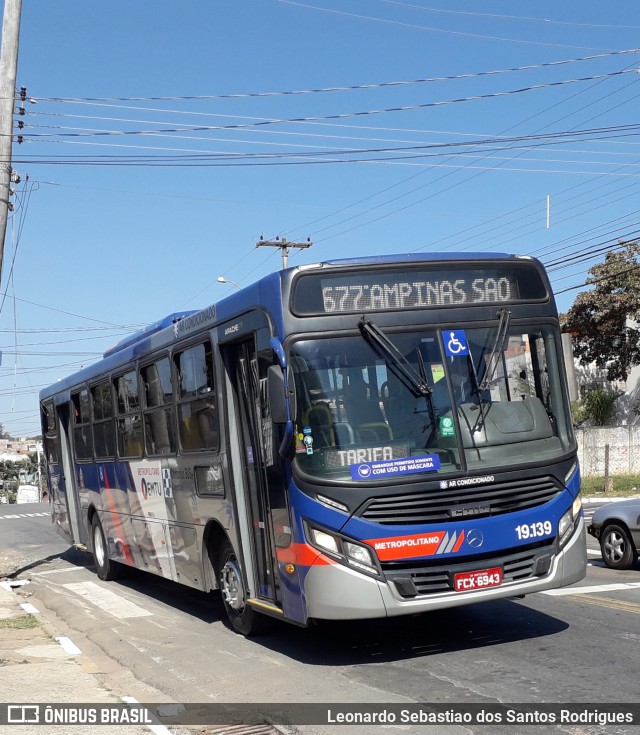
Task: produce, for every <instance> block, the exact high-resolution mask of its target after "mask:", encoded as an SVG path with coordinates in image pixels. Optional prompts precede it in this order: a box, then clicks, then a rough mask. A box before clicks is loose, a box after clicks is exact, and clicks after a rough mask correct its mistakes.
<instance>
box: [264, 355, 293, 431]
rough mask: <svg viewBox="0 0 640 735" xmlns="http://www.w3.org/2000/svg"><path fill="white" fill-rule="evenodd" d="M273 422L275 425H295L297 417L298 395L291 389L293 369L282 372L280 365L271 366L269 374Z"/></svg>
mask: <svg viewBox="0 0 640 735" xmlns="http://www.w3.org/2000/svg"><path fill="white" fill-rule="evenodd" d="M267 380H268V384H267V385H268V390H269V405H270V407H271V420H272V421H273V423H274V424H286V423H288V422H291V423H293V419H292V418H291V417H292V416H295V415H296V394H295V391H293V390H291V389H290V388H289V385H291V384H292V382H293V381H292V380H291V368H289V367H287V368H286V369H285V370H282V368H280V366H279V365H271V367H270V368H269V371H268V373H267Z"/></svg>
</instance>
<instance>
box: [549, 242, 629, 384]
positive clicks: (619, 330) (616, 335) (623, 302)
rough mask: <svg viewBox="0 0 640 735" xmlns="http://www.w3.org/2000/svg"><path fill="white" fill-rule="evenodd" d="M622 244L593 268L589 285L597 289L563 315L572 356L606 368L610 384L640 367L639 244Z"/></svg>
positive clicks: (580, 297) (588, 292) (580, 299)
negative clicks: (632, 369)
mask: <svg viewBox="0 0 640 735" xmlns="http://www.w3.org/2000/svg"><path fill="white" fill-rule="evenodd" d="M620 246H621V247H622V250H617V251H615V252H608V253H607V254H606V256H605V259H604V262H603V263H599V264H597V265H594V266H593V267H591V268H589V271H588V272H589V278H587V281H586V283H587V284H592V285H593V288H592V289H591V290H590V291H583V292H582V293H580V294H578V296H577V297H576V300H575V302H574V304H573V306H572V307H571V308H570V309H569V311H568V312H567V313H566V314H564V315H563V317H562V328H563V331H564V332H570V333H571V335H572V337H573V352H574V355H575V356H576V357H577V358H578V359H579V360H580V362H581V363H582V364H583V365H584V364H590V363H595V365H596V366H597V367H599V368H602V369H605V370H606V371H607V378H608V379H609V380H625V379H626V377H627V375H628V374H629V371H630V369H631V368H632V367H633V366H634V365H638V364H640V329H638V326H637V323H636V322H638V321H640V261H639V256H640V242H637V241H636V242H626V243H620Z"/></svg>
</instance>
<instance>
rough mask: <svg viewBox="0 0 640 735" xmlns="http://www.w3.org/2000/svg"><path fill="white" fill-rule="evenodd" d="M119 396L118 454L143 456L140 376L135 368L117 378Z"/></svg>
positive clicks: (117, 422) (121, 455)
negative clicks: (139, 391) (139, 390)
mask: <svg viewBox="0 0 640 735" xmlns="http://www.w3.org/2000/svg"><path fill="white" fill-rule="evenodd" d="M115 387H116V395H117V398H118V403H117V405H118V418H117V421H116V434H117V443H118V456H120V457H142V422H141V420H140V396H139V394H138V376H137V374H136V372H135V370H132V371H131V372H129V373H125V374H124V375H121V376H120V377H119V378H116V379H115Z"/></svg>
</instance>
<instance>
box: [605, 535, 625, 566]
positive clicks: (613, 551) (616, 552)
mask: <svg viewBox="0 0 640 735" xmlns="http://www.w3.org/2000/svg"><path fill="white" fill-rule="evenodd" d="M604 547H605V549H606V551H607V556H608V558H609V559H611V561H620V559H622V557H623V556H624V552H625V545H624V539H623V538H622V536H621V535H620V534H619V533H610V534H609V535H608V536H607V539H606V541H605V544H604Z"/></svg>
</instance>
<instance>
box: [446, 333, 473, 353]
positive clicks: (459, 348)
mask: <svg viewBox="0 0 640 735" xmlns="http://www.w3.org/2000/svg"><path fill="white" fill-rule="evenodd" d="M443 336H444V351H445V354H446V355H447V357H466V356H467V355H468V354H469V346H468V345H467V335H466V334H465V331H464V329H453V330H452V331H450V332H445V333H444V335H443Z"/></svg>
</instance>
